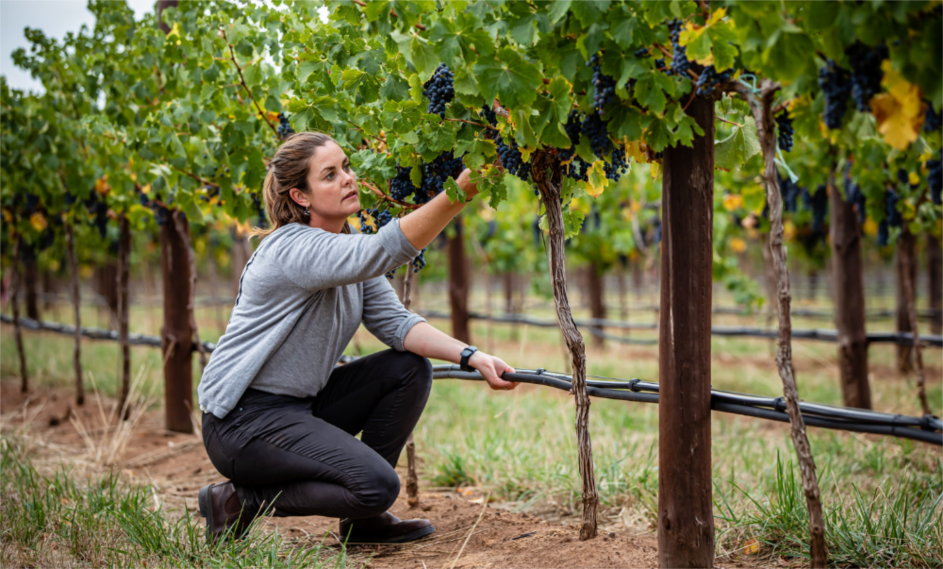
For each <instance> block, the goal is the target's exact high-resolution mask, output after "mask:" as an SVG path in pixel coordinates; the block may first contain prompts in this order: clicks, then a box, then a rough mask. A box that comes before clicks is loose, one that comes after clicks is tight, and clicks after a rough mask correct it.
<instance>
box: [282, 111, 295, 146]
mask: <svg viewBox="0 0 943 569" xmlns="http://www.w3.org/2000/svg"><path fill="white" fill-rule="evenodd" d="M292 134H295V129H293V128H291V123H290V122H288V117H286V116H285V113H278V137H279V138H281V139H282V140H285V139H286V138H288V137H289V136H291V135H292Z"/></svg>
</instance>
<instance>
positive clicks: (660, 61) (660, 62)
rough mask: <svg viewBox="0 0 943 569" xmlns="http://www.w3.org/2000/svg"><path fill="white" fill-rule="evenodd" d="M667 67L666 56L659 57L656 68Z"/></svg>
mask: <svg viewBox="0 0 943 569" xmlns="http://www.w3.org/2000/svg"><path fill="white" fill-rule="evenodd" d="M664 68H665V58H664V57H659V58H658V59H656V60H655V69H664Z"/></svg>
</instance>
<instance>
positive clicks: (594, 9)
mask: <svg viewBox="0 0 943 569" xmlns="http://www.w3.org/2000/svg"><path fill="white" fill-rule="evenodd" d="M608 9H609V2H608V1H605V0H603V1H600V0H578V1H577V2H574V3H573V4H571V5H570V11H571V12H573V15H574V16H576V19H578V20H579V21H580V24H582V25H583V27H584V28H588V27H589V26H591V25H593V24H595V23H596V22H598V21H599V20H600V19H601V18H602V17H603V14H605V13H606V10H608Z"/></svg>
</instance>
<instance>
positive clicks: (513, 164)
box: [479, 105, 530, 182]
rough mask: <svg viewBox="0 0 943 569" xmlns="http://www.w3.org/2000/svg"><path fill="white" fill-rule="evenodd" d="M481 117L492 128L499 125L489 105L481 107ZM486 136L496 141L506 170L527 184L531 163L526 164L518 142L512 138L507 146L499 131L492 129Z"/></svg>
mask: <svg viewBox="0 0 943 569" xmlns="http://www.w3.org/2000/svg"><path fill="white" fill-rule="evenodd" d="M479 115H480V116H481V117H483V118H484V119H485V120H487V121H488V124H490V125H491V126H496V125H497V124H498V117H497V115H495V113H494V110H493V109H491V108H490V107H489V106H488V105H484V106H482V107H481V112H480V113H479ZM485 136H486V137H488V138H491V139H493V140H494V143H495V145H496V146H497V147H498V156H500V157H501V165H502V166H504V169H505V170H507V171H508V172H509V173H510V174H512V175H514V176H517V177H518V178H520V179H521V180H522V181H524V182H526V181H527V180H528V179H529V176H530V163H528V162H524V159H523V156H522V155H521V151H520V150H518V148H517V142H516V141H515V140H514V139H513V138H512V139H511V143H510V144H507V143H506V142H504V138H503V137H502V136H501V135H500V134H498V131H496V130H491V129H489V130H488V132H487V133H486V134H485Z"/></svg>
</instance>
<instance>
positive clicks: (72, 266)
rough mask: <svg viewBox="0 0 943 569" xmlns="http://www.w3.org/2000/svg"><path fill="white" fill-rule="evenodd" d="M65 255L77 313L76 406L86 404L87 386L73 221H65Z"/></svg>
mask: <svg viewBox="0 0 943 569" xmlns="http://www.w3.org/2000/svg"><path fill="white" fill-rule="evenodd" d="M63 225H64V226H65V253H66V260H67V261H68V263H69V280H70V285H71V289H72V308H73V309H74V311H75V342H74V344H75V345H74V347H73V349H72V365H73V367H74V368H75V404H76V405H84V404H85V385H84V384H83V382H82V307H81V305H80V301H81V300H82V299H81V297H80V293H79V266H78V262H77V261H76V259H75V235H74V230H73V229H72V221H71V220H68V219H67V220H65V221H64V223H63Z"/></svg>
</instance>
